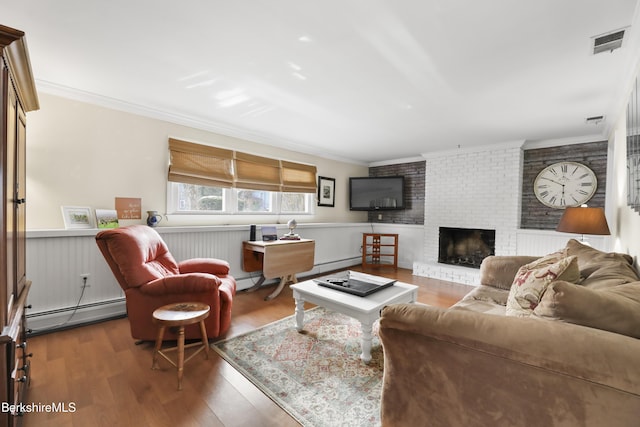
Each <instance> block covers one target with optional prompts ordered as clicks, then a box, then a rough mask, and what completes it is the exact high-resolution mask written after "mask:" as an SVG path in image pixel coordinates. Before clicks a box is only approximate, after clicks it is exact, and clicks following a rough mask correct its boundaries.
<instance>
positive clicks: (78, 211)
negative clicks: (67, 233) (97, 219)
mask: <svg viewBox="0 0 640 427" xmlns="http://www.w3.org/2000/svg"><path fill="white" fill-rule="evenodd" d="M62 218H63V219H64V226H65V228H67V229H70V228H94V225H93V215H91V208H89V207H85V206H63V207H62Z"/></svg>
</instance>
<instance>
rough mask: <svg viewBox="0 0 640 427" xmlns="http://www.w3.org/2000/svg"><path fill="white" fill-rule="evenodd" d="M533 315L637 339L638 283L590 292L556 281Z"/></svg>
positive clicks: (639, 331)
mask: <svg viewBox="0 0 640 427" xmlns="http://www.w3.org/2000/svg"><path fill="white" fill-rule="evenodd" d="M533 312H534V315H535V316H538V317H542V318H546V319H553V320H562V321H565V322H569V323H575V324H578V325H583V326H589V327H591V328H596V329H602V330H605V331H610V332H615V333H618V334H622V335H627V336H631V337H635V338H640V281H638V282H633V283H625V284H623V285H619V286H613V287H609V288H604V289H593V288H586V287H584V286H581V285H575V284H573V283H567V282H564V281H561V280H559V281H556V282H553V283H551V284H550V285H549V287H548V288H547V290H546V291H545V293H544V295H543V296H542V299H541V300H540V304H538V306H537V307H536V308H535V310H534V311H533Z"/></svg>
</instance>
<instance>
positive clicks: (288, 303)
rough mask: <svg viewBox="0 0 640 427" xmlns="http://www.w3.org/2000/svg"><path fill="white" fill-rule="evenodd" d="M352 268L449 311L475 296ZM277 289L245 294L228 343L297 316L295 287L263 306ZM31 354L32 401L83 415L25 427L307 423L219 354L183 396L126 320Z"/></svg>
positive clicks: (198, 360) (64, 335)
mask: <svg viewBox="0 0 640 427" xmlns="http://www.w3.org/2000/svg"><path fill="white" fill-rule="evenodd" d="M352 270H359V271H366V272H370V273H372V274H377V275H380V276H385V277H389V278H394V279H398V280H400V281H402V282H406V283H413V284H415V285H418V286H419V290H418V301H420V302H422V303H425V304H430V305H435V306H441V307H449V306H451V305H453V304H454V303H455V302H457V301H458V300H459V299H460V298H461V297H462V296H464V295H465V294H466V293H467V292H468V291H469V290H470V287H468V286H466V285H460V284H457V283H451V282H445V281H441V280H434V279H428V278H424V277H418V276H413V275H412V274H411V271H410V270H405V269H398V270H397V271H393V270H362V269H361V268H360V267H353V268H352ZM301 279H304V277H303V278H301ZM272 290H273V287H272V286H268V287H265V288H264V289H260V290H258V291H256V292H254V293H246V292H238V294H237V295H236V297H235V299H234V306H233V320H232V326H231V329H230V330H229V332H228V333H227V335H226V337H230V336H234V335H238V334H241V333H243V332H245V331H249V330H252V329H255V328H257V327H259V326H262V325H265V324H267V323H270V322H273V321H275V320H278V319H281V318H283V317H286V316H290V315H292V314H293V308H294V304H293V301H292V299H293V296H292V292H291V290H290V289H289V287H288V286H287V287H285V289H284V290H283V292H282V294H281V295H280V296H278V297H277V298H276V299H274V300H273V301H269V302H265V301H263V298H264V297H265V296H266V295H268V294H269V293H271V291H272ZM309 307H312V305H309ZM29 351H30V352H33V359H32V365H31V366H32V380H31V385H30V388H29V394H28V403H34V404H39V405H45V404H54V405H56V404H64V405H65V407H66V408H67V409H68V410H72V409H73V408H72V406H75V411H74V412H66V413H64V412H55V413H47V412H31V413H27V414H25V416H24V426H25V427H36V426H37V427H44V426H55V427H64V426H73V427H85V426H108V427H116V426H136V427H142V426H150V427H159V426H167V427H176V426H208V427H210V426H225V427H232V426H233V427H235V426H238V427H241V426H248V425H251V426H274V427H275V426H277V427H283V426H298V425H299V424H298V423H297V422H296V421H295V420H294V419H293V418H291V417H290V416H289V415H288V414H287V413H286V412H285V411H283V410H282V409H280V407H279V406H277V405H276V404H275V403H273V402H272V401H271V400H270V399H269V398H268V397H266V396H265V395H264V394H263V393H262V392H260V391H259V390H258V389H257V388H256V387H255V386H254V385H253V384H251V383H250V382H249V381H248V380H247V379H246V378H244V377H243V376H242V375H241V374H239V373H238V372H237V371H235V370H234V369H233V368H232V367H231V366H230V365H229V364H228V363H227V362H225V361H224V360H223V359H221V358H220V357H219V356H218V354H217V353H216V352H214V351H210V352H209V360H205V359H204V356H201V355H197V356H196V357H195V358H193V359H192V360H191V361H189V363H187V364H186V365H185V374H184V380H183V390H182V391H177V390H176V386H177V380H176V372H175V368H173V367H172V366H170V365H169V364H168V363H163V361H161V362H160V368H161V369H160V370H151V369H150V368H151V358H152V351H153V343H151V342H145V343H143V344H140V345H136V344H135V341H134V340H133V339H132V338H131V335H130V332H129V324H128V320H127V319H126V318H123V319H116V320H110V321H106V322H102V323H97V324H93V325H88V326H82V327H79V328H75V329H70V330H66V331H60V332H55V333H51V334H48V335H41V336H36V337H32V338H31V339H30V340H29Z"/></svg>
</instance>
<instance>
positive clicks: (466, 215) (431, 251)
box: [413, 141, 523, 285]
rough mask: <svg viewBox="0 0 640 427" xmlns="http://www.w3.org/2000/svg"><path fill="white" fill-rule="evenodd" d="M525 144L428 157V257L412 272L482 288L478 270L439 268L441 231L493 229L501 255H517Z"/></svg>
mask: <svg viewBox="0 0 640 427" xmlns="http://www.w3.org/2000/svg"><path fill="white" fill-rule="evenodd" d="M522 145H523V141H517V142H512V143H505V144H498V145H492V146H485V147H481V148H477V149H464V148H461V149H456V150H451V151H443V152H438V153H429V154H425V155H424V157H425V158H426V179H425V181H426V184H425V215H424V217H425V223H424V242H425V246H424V258H425V260H424V261H422V262H414V264H413V274H415V275H418V276H425V277H432V278H436V279H442V280H448V281H452V282H457V283H466V284H474V285H475V284H478V279H479V271H478V270H477V269H474V268H468V267H460V266H452V265H446V264H439V263H438V262H437V260H438V250H439V247H438V235H439V228H440V227H463V228H478V229H493V230H495V231H496V236H495V254H496V255H514V254H516V251H517V234H518V224H519V219H520V208H519V206H520V192H521V189H520V171H521V168H522V159H523V151H522Z"/></svg>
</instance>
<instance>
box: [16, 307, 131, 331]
mask: <svg viewBox="0 0 640 427" xmlns="http://www.w3.org/2000/svg"><path fill="white" fill-rule="evenodd" d="M126 315H127V309H126V301H125V299H124V298H116V299H111V300H106V301H99V302H94V303H89V304H81V305H78V306H73V307H65V308H59V309H55V310H49V311H41V312H38V313H27V315H26V318H27V331H28V332H27V335H28V336H35V335H41V334H46V333H50V332H56V331H61V330H64V329H69V328H75V327H78V326H83V325H88V324H91V323H97V322H103V321H105V320H111V319H117V318H120V317H124V316H126Z"/></svg>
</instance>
